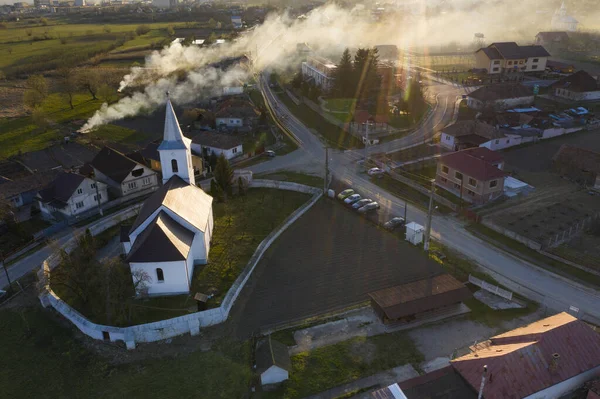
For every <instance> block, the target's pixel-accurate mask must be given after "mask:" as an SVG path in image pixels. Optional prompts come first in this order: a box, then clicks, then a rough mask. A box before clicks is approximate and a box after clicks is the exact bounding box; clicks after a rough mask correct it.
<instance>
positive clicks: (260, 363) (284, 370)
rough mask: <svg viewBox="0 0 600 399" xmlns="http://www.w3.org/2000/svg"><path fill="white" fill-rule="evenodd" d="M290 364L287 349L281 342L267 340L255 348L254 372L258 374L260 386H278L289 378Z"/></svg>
mask: <svg viewBox="0 0 600 399" xmlns="http://www.w3.org/2000/svg"><path fill="white" fill-rule="evenodd" d="M291 369H292V362H291V360H290V355H289V353H288V348H287V346H285V345H284V344H282V343H281V342H278V341H275V340H274V339H271V336H270V335H269V337H268V338H265V339H263V340H262V341H260V342H259V343H258V345H257V347H256V371H258V373H259V374H260V383H261V385H271V384H278V383H280V382H283V381H285V380H287V379H288V378H289V376H290V375H289V372H290V370H291Z"/></svg>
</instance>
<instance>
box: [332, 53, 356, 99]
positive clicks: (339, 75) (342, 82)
mask: <svg viewBox="0 0 600 399" xmlns="http://www.w3.org/2000/svg"><path fill="white" fill-rule="evenodd" d="M355 88H356V85H355V80H354V71H353V69H352V56H351V55H350V50H349V49H346V50H344V53H343V54H342V58H341V59H340V62H339V64H338V65H337V68H336V70H335V81H334V84H333V91H334V93H336V94H337V95H339V96H342V97H351V96H352V95H353V94H354V90H355Z"/></svg>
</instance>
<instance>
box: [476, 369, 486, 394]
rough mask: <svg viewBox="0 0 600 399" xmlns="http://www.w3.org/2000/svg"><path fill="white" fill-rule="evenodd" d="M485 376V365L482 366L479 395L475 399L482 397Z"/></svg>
mask: <svg viewBox="0 0 600 399" xmlns="http://www.w3.org/2000/svg"><path fill="white" fill-rule="evenodd" d="M486 374H487V365H485V366H483V374H482V375H481V386H480V387H479V395H477V399H481V398H482V397H483V387H484V386H485V376H486Z"/></svg>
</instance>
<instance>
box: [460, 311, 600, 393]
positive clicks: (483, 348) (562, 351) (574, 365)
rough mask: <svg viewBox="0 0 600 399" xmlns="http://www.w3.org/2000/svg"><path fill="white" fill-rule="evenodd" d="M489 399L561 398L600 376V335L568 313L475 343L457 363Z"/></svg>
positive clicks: (462, 372)
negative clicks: (484, 371)
mask: <svg viewBox="0 0 600 399" xmlns="http://www.w3.org/2000/svg"><path fill="white" fill-rule="evenodd" d="M483 366H487V374H486V379H485V385H484V388H483V397H484V398H485V399H517V398H531V399H533V398H536V399H538V398H539V399H541V398H559V397H561V396H562V395H564V394H566V393H569V392H571V391H573V390H574V389H576V388H579V387H580V386H582V385H583V384H584V383H585V382H587V381H590V380H592V379H594V378H596V377H598V376H600V334H598V333H597V332H595V331H594V330H592V329H591V328H590V327H589V326H588V325H587V324H585V323H584V322H582V321H580V320H577V319H576V318H575V317H573V316H571V315H569V314H567V313H559V314H557V315H554V316H551V317H548V318H546V319H542V320H539V321H537V322H535V323H532V324H530V325H528V326H525V327H522V328H517V329H516V330H512V331H509V332H507V333H504V334H500V335H497V336H495V337H492V338H491V339H489V340H488V341H485V342H482V343H480V344H477V345H474V346H473V347H471V353H469V354H468V355H465V356H462V357H459V358H458V359H455V360H453V361H452V367H454V369H455V370H456V371H457V372H458V373H459V374H460V375H461V376H462V377H463V378H464V379H465V380H466V381H467V382H468V383H469V385H470V386H471V387H472V388H473V389H474V390H475V391H476V392H479V389H480V386H481V379H482V371H483Z"/></svg>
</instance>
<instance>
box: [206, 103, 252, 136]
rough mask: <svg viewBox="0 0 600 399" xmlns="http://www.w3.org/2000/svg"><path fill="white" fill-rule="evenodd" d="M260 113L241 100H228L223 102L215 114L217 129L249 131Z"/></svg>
mask: <svg viewBox="0 0 600 399" xmlns="http://www.w3.org/2000/svg"><path fill="white" fill-rule="evenodd" d="M259 115H260V113H259V112H258V110H257V109H256V108H254V106H252V104H251V103H250V102H249V101H247V100H243V99H239V98H230V99H227V100H225V101H223V102H222V103H221V104H220V105H219V107H218V110H217V112H216V113H215V124H216V125H217V127H227V128H230V129H234V128H237V129H238V130H239V129H240V128H242V127H243V128H245V129H249V128H251V127H252V126H253V125H254V124H255V123H256V121H258V117H259Z"/></svg>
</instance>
